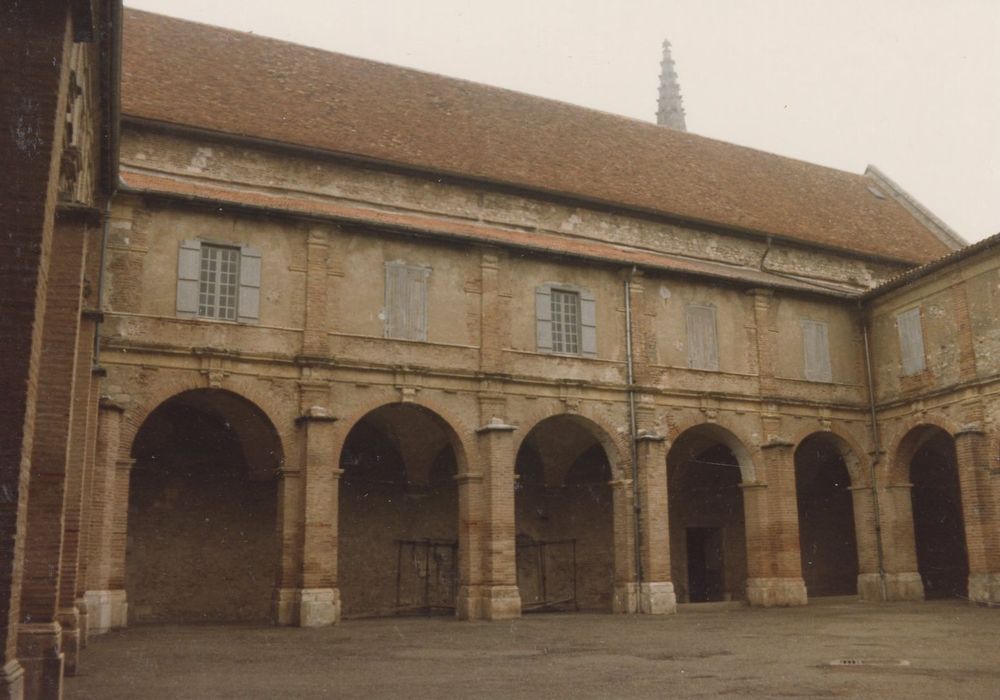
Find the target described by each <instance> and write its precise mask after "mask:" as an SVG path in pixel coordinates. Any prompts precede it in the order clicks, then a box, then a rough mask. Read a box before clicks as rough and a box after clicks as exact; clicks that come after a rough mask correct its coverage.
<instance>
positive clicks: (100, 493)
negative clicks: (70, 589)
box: [84, 377, 125, 634]
mask: <svg viewBox="0 0 1000 700" xmlns="http://www.w3.org/2000/svg"><path fill="white" fill-rule="evenodd" d="M95 383H98V384H99V377H95ZM123 412H124V409H123V408H122V407H121V406H120V405H118V404H116V403H114V402H113V401H111V400H110V399H108V398H102V399H101V400H100V401H99V403H98V415H97V430H96V434H97V435H96V441H95V445H94V458H93V465H94V468H93V470H92V475H93V476H92V479H91V487H90V489H89V492H90V499H89V506H88V521H89V523H88V531H89V535H90V536H89V538H88V547H87V571H86V592H85V593H84V602H85V604H86V606H87V621H88V627H89V631H90V633H91V634H103V633H104V632H107V631H108V630H109V629H111V628H112V626H113V625H112V621H113V617H114V616H113V614H112V613H113V610H112V596H111V594H110V591H111V567H112V554H111V553H112V540H113V533H114V527H115V489H116V477H117V476H118V470H117V465H116V462H117V458H118V450H119V442H120V438H121V421H122V413H123ZM124 592H125V591H124V589H122V590H121V593H120V594H119V598H120V597H121V595H122V594H124ZM119 602H123V601H119ZM118 617H119V621H120V622H124V620H123V619H120V618H121V616H120V615H119V616H118Z"/></svg>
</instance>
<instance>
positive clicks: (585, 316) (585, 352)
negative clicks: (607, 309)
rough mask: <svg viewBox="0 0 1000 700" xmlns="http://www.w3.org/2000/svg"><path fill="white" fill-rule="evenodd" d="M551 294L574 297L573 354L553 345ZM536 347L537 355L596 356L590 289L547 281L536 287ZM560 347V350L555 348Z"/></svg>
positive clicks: (593, 303) (594, 304)
mask: <svg viewBox="0 0 1000 700" xmlns="http://www.w3.org/2000/svg"><path fill="white" fill-rule="evenodd" d="M553 293H555V295H556V296H557V297H558V295H561V294H575V295H576V296H577V299H578V302H579V305H578V307H577V323H576V332H577V336H576V340H577V342H576V351H570V350H567V346H566V345H565V344H562V343H559V344H558V345H557V342H556V338H555V335H556V329H555V324H556V322H557V319H555V318H553V316H554V314H553V309H554V303H553ZM535 347H536V348H537V349H538V352H544V353H549V354H553V355H568V356H571V357H597V300H596V299H595V297H594V295H593V294H591V293H590V290H588V289H586V288H584V287H579V286H577V285H574V284H565V283H562V282H546V283H545V284H541V285H539V286H538V287H536V288H535ZM557 347H559V348H560V349H556V348H557Z"/></svg>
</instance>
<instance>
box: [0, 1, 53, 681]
mask: <svg viewBox="0 0 1000 700" xmlns="http://www.w3.org/2000/svg"><path fill="white" fill-rule="evenodd" d="M0 23H2V24H3V25H4V26H5V27H12V28H14V29H13V30H12V33H10V36H12V37H16V38H15V40H13V41H2V42H0V65H2V66H3V67H4V68H3V74H4V78H3V89H0V122H2V124H3V133H4V137H3V138H0V163H3V164H4V167H3V169H2V171H0V192H3V193H4V194H3V197H4V201H3V202H2V208H3V211H4V217H3V230H4V235H3V237H2V238H0V337H2V338H4V348H3V353H2V354H0V395H2V396H3V401H2V402H0V698H8V697H16V696H18V695H20V694H21V693H22V692H23V689H24V685H23V683H24V678H23V676H22V670H21V667H20V665H19V664H18V662H17V659H16V656H17V639H18V624H17V623H18V618H19V616H20V606H21V597H20V589H21V572H22V570H23V565H22V562H23V557H24V552H25V543H24V534H25V518H26V516H27V496H28V488H29V485H28V483H29V470H30V465H31V454H32V451H33V447H34V443H35V439H34V422H35V402H36V397H37V387H38V384H37V382H38V379H39V367H40V352H41V338H42V330H43V324H44V320H43V319H44V310H45V300H46V296H47V291H48V265H49V256H50V246H51V240H52V230H53V222H54V210H55V199H56V190H57V186H58V177H59V161H60V157H61V155H62V154H61V149H60V148H58V145H59V144H61V143H62V140H63V124H64V119H63V114H64V112H65V103H66V86H67V83H68V71H67V62H66V60H65V59H66V56H67V52H68V49H69V45H70V44H69V42H70V25H69V7H68V3H66V2H65V1H64V0H39V2H31V3H13V4H11V3H8V4H6V5H5V7H4V9H2V10H0ZM14 133H19V134H20V135H21V136H20V137H19V138H13V137H12V136H11V134H14Z"/></svg>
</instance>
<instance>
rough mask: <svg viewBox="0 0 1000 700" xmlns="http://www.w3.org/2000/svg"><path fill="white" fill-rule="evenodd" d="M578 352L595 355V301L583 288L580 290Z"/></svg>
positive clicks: (588, 355)
mask: <svg viewBox="0 0 1000 700" xmlns="http://www.w3.org/2000/svg"><path fill="white" fill-rule="evenodd" d="M580 352H581V353H583V354H584V355H585V356H587V357H597V302H596V300H595V299H594V295H593V294H591V293H590V292H588V291H587V290H585V289H584V290H581V291H580Z"/></svg>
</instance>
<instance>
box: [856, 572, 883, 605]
mask: <svg viewBox="0 0 1000 700" xmlns="http://www.w3.org/2000/svg"><path fill="white" fill-rule="evenodd" d="M858 600H861V601H864V602H866V603H878V602H881V601H882V600H885V595H884V594H883V592H882V577H881V576H879V575H878V574H858Z"/></svg>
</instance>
